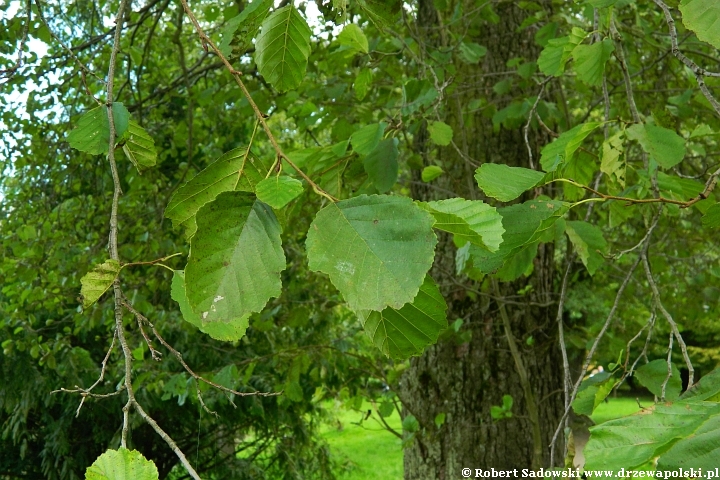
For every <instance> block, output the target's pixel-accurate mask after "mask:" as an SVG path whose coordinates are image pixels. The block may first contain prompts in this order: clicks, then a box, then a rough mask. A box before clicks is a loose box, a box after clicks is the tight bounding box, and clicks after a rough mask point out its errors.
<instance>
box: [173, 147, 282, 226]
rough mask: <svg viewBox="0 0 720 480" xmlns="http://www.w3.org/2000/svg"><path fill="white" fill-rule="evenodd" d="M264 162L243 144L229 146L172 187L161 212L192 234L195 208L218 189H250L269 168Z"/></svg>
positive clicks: (246, 190)
mask: <svg viewBox="0 0 720 480" xmlns="http://www.w3.org/2000/svg"><path fill="white" fill-rule="evenodd" d="M266 163H267V164H265V163H263V161H262V160H261V159H258V158H257V157H256V156H255V155H253V154H252V153H251V152H250V151H249V150H248V148H247V147H239V148H235V149H233V150H230V151H229V152H227V153H226V154H224V155H223V156H221V157H220V158H218V159H217V160H216V161H214V162H213V163H211V164H210V165H208V166H207V168H205V169H204V170H203V171H201V172H200V173H198V174H197V175H196V176H195V177H193V178H192V179H190V180H189V181H188V182H187V183H185V184H184V185H183V186H182V187H180V188H178V189H177V190H176V191H175V193H174V194H173V196H172V198H171V199H170V202H169V203H168V206H167V208H166V209H165V216H166V217H167V218H169V219H170V220H172V222H173V226H174V227H175V228H177V227H178V226H181V225H182V226H183V227H185V235H186V236H187V237H188V238H190V237H192V236H193V235H194V234H195V230H196V229H197V227H196V225H195V214H196V213H197V211H198V210H200V208H201V207H202V206H203V205H205V204H206V203H209V202H212V201H213V200H214V199H215V197H217V196H218V195H220V194H221V193H222V192H228V191H230V192H232V191H239V192H254V191H255V187H256V186H257V184H258V183H260V182H261V181H262V180H264V179H265V175H267V172H268V170H269V169H270V162H269V161H268V162H266Z"/></svg>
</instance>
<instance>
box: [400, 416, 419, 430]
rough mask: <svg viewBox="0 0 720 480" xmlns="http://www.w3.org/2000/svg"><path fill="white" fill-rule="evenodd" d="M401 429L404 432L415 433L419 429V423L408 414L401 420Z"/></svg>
mask: <svg viewBox="0 0 720 480" xmlns="http://www.w3.org/2000/svg"><path fill="white" fill-rule="evenodd" d="M402 427H403V430H405V431H406V432H410V433H412V432H417V431H418V430H419V429H420V422H418V421H417V418H415V416H414V415H412V414H410V415H408V416H406V417H405V418H403V421H402Z"/></svg>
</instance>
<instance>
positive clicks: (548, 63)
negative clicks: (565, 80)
mask: <svg viewBox="0 0 720 480" xmlns="http://www.w3.org/2000/svg"><path fill="white" fill-rule="evenodd" d="M586 36H587V33H586V32H585V31H583V30H582V29H580V28H577V27H575V28H573V29H572V33H571V34H570V35H568V36H567V37H559V38H553V39H550V40H548V41H547V44H546V45H545V48H543V51H542V52H540V57H538V61H537V65H538V68H539V69H540V71H541V72H542V73H544V74H545V75H552V76H553V77H559V76H560V75H562V74H563V72H564V71H565V64H566V63H567V61H568V60H569V59H570V55H572V51H573V49H574V48H575V47H576V46H578V45H580V42H582V41H583V40H584V39H585V37H586Z"/></svg>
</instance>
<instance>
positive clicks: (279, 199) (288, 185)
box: [255, 175, 303, 210]
mask: <svg viewBox="0 0 720 480" xmlns="http://www.w3.org/2000/svg"><path fill="white" fill-rule="evenodd" d="M302 192H303V185H302V182H301V181H300V180H297V179H295V178H292V177H288V176H287V175H277V176H275V175H273V176H271V177H270V178H266V179H265V180H262V181H261V182H260V183H258V184H257V185H256V186H255V194H256V195H257V198H258V200H260V201H262V202H265V203H267V204H268V205H270V206H271V207H272V208H274V209H276V210H279V209H281V208H282V207H284V206H285V205H287V204H288V203H290V202H291V201H293V200H294V199H295V198H297V197H298V196H299V195H300V194H301V193H302Z"/></svg>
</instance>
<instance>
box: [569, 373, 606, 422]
mask: <svg viewBox="0 0 720 480" xmlns="http://www.w3.org/2000/svg"><path fill="white" fill-rule="evenodd" d="M614 386H615V379H614V378H613V377H612V374H611V373H609V372H603V373H598V374H596V375H593V376H592V377H590V378H588V379H587V380H583V382H582V384H581V385H580V390H579V391H578V394H577V397H575V401H573V403H572V408H573V410H574V411H575V413H577V414H578V415H587V416H590V415H592V414H593V412H594V411H595V409H596V408H597V407H598V406H599V405H600V404H601V403H602V402H603V401H604V400H605V398H607V396H608V395H609V394H610V392H611V391H612V389H613V387H614Z"/></svg>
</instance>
